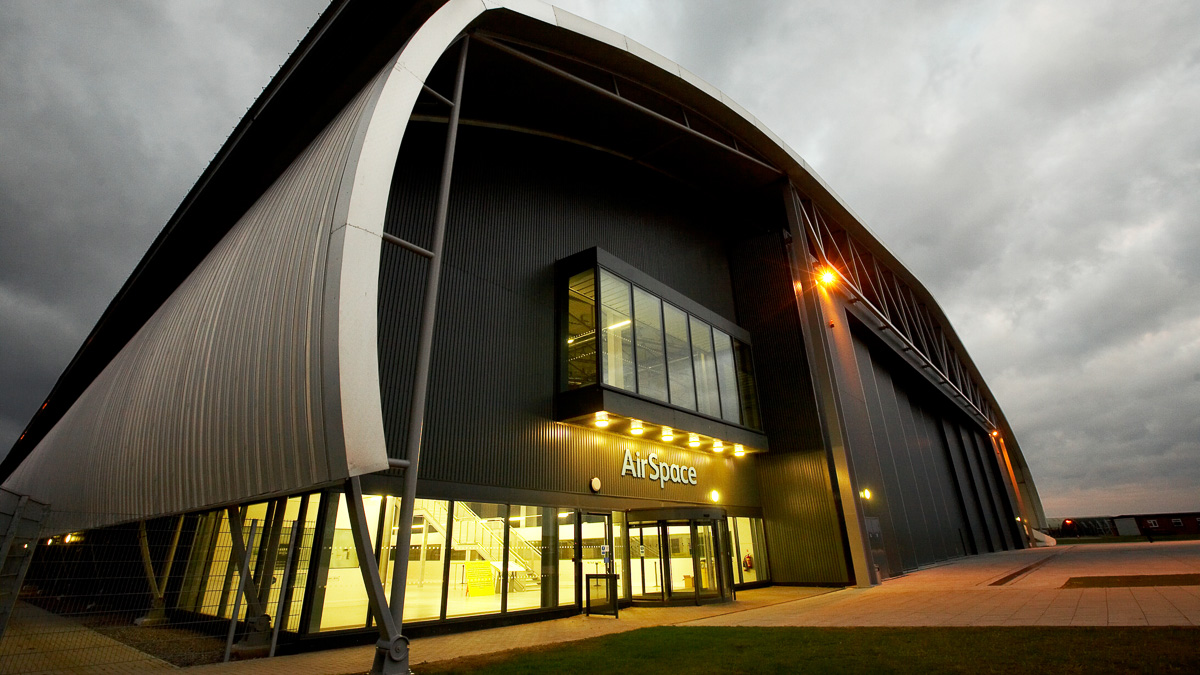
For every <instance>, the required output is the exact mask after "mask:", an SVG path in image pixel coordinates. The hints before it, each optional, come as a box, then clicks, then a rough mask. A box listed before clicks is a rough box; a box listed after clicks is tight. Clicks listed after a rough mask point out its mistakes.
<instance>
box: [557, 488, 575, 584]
mask: <svg viewBox="0 0 1200 675" xmlns="http://www.w3.org/2000/svg"><path fill="white" fill-rule="evenodd" d="M556 519H557V520H558V604H560V605H573V604H575V512H574V511H572V510H570V509H561V510H559V512H558V514H557V516H556Z"/></svg>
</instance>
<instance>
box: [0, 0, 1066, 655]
mask: <svg viewBox="0 0 1200 675" xmlns="http://www.w3.org/2000/svg"><path fill="white" fill-rule="evenodd" d="M0 473H2V475H3V476H4V477H5V480H4V483H3V487H4V489H5V490H7V491H9V492H11V493H14V494H16V495H21V496H26V497H28V498H29V499H30V500H34V501H35V502H40V503H42V504H46V505H48V513H47V515H45V517H44V518H43V519H42V520H41V534H42V537H43V538H45V537H53V536H56V535H62V534H63V533H69V532H83V533H84V534H85V535H86V534H87V533H88V532H103V531H104V530H105V529H106V528H112V527H116V526H121V525H122V524H129V523H135V522H139V521H147V520H152V519H160V518H175V519H177V520H178V522H180V523H182V525H181V530H180V531H181V535H180V538H179V544H178V554H177V561H178V562H177V564H176V565H175V567H174V568H172V569H173V572H171V575H170V576H171V578H170V579H167V580H166V582H165V583H160V584H159V586H161V587H162V589H163V591H164V596H165V597H164V602H165V604H166V609H167V611H168V613H170V612H182V613H191V614H195V615H211V616H221V615H222V614H221V613H222V612H224V613H225V616H227V615H228V613H229V612H231V611H232V609H231V607H232V606H233V605H234V603H231V602H230V597H231V595H233V594H236V593H237V592H238V590H237V589H238V584H236V583H231V577H230V575H229V574H227V573H226V571H227V570H228V569H232V567H231V563H230V560H231V557H232V556H235V555H236V554H237V553H238V552H239V551H245V550H246V549H247V548H249V549H250V552H251V553H252V554H253V555H255V556H257V559H258V560H259V561H260V562H261V563H262V564H260V565H258V567H256V569H259V568H262V569H266V570H267V571H268V572H269V571H270V570H277V574H274V575H272V574H270V573H265V574H259V576H257V577H256V578H255V579H252V580H250V583H249V584H248V587H253V586H255V585H257V595H255V594H254V593H252V592H251V590H247V591H246V593H247V598H248V602H247V603H246V605H247V606H248V610H247V611H251V612H260V613H264V614H267V615H269V617H276V616H282V617H283V622H284V631H285V639H290V640H293V641H300V642H302V641H304V640H306V639H310V638H314V637H318V636H324V635H330V634H366V633H369V632H370V631H372V630H375V629H373V628H370V626H371V625H373V624H380V623H381V622H382V623H387V620H386V618H383V615H382V614H381V613H380V611H382V612H383V613H386V608H383V610H376V613H375V614H372V610H371V606H372V603H373V602H374V603H376V604H379V600H380V597H381V596H380V595H379V593H378V592H377V591H378V589H380V588H382V589H383V592H384V593H388V592H390V589H391V588H392V586H393V585H399V586H403V587H404V596H405V605H404V616H403V621H404V625H405V628H406V630H407V629H419V628H420V627H422V626H441V627H443V628H444V627H445V626H447V625H451V624H456V623H462V624H464V625H465V626H479V625H489V624H490V625H494V624H496V623H500V622H511V621H518V620H534V619H538V618H547V617H553V616H561V615H564V614H569V613H574V612H580V611H582V609H583V607H584V605H585V603H586V602H587V601H588V599H589V598H588V597H586V596H587V593H588V592H589V584H593V583H595V582H597V581H599V582H603V583H609V581H608V580H609V579H610V577H596V578H594V579H590V580H589V578H588V576H587V575H597V574H598V575H604V574H611V575H615V577H612V579H615V582H614V585H613V586H612V587H611V588H612V594H613V595H615V596H616V598H618V599H619V601H620V602H621V603H625V602H644V603H681V602H682V603H699V602H720V601H724V600H728V599H730V598H731V597H732V594H733V593H734V592H736V590H737V589H741V588H746V587H749V586H752V585H761V584H819V585H860V586H866V585H871V584H876V583H879V582H880V581H881V580H883V579H886V578H887V577H889V576H894V575H898V574H901V573H903V572H904V571H906V570H912V569H915V568H918V567H921V566H924V565H929V564H932V563H935V562H938V561H941V560H946V559H949V558H955V557H958V556H966V555H974V554H980V553H987V552H990V551H1002V550H1008V549H1015V548H1022V547H1025V546H1027V545H1029V541H1030V536H1031V529H1032V528H1036V527H1039V526H1042V525H1043V521H1044V517H1043V514H1042V511H1041V507H1040V502H1039V499H1038V495H1037V491H1036V489H1035V487H1034V484H1033V480H1032V478H1031V477H1030V474H1029V470H1028V467H1027V465H1026V462H1025V460H1024V458H1023V456H1022V453H1021V450H1020V447H1019V446H1018V444H1017V441H1016V439H1015V438H1014V436H1013V433H1012V430H1011V429H1010V428H1009V426H1008V424H1007V423H1006V421H1005V418H1004V415H1003V413H1002V412H1001V410H1000V407H999V405H998V404H997V402H996V401H995V399H994V397H993V396H992V394H991V392H990V391H989V389H988V387H987V385H986V384H985V383H984V381H983V379H982V378H981V377H980V374H979V372H978V370H977V369H976V367H975V366H974V364H973V363H972V361H971V358H970V357H969V356H968V355H967V352H966V350H965V349H964V348H963V345H962V344H961V342H960V341H959V338H958V337H957V336H956V334H955V332H954V330H953V329H952V327H951V326H950V323H949V321H948V320H947V319H946V316H945V315H944V314H943V312H942V310H941V309H940V308H939V307H938V305H937V302H936V301H935V300H934V298H933V297H931V295H930V294H929V292H928V290H926V289H925V287H924V286H922V285H921V283H920V282H919V281H918V280H917V279H916V277H915V276H914V275H913V274H912V273H911V272H910V271H909V270H907V269H906V268H905V267H904V266H903V265H902V264H901V263H900V262H899V261H898V260H897V258H896V257H895V256H894V255H893V254H892V253H890V252H889V251H888V249H887V248H886V247H885V246H884V244H883V243H881V242H880V241H878V239H877V238H876V237H875V236H874V235H872V233H871V232H870V231H869V230H868V229H867V228H866V226H865V225H864V224H863V223H862V222H861V220H860V219H859V218H858V217H856V216H855V215H854V213H853V211H851V209H850V208H849V207H848V206H847V205H846V204H844V203H843V202H842V201H841V199H840V198H839V197H838V196H837V195H836V194H834V192H833V191H832V190H831V189H830V188H829V187H828V186H826V185H825V183H824V182H823V181H822V180H821V178H820V177H819V176H817V174H816V173H815V172H814V171H813V170H812V169H811V168H810V167H809V166H808V165H807V164H806V163H805V162H804V161H803V160H802V159H801V158H800V157H798V156H797V155H796V154H795V153H794V152H792V151H791V150H790V149H789V148H788V147H787V146H786V145H785V144H784V143H783V142H782V141H781V140H780V139H779V138H777V137H776V136H774V135H773V134H772V133H771V132H770V131H769V130H767V129H766V128H765V127H763V125H762V124H761V123H759V122H758V121H757V120H756V119H755V118H754V117H753V116H752V115H751V114H750V113H748V112H747V111H745V110H744V109H743V108H741V107H739V106H738V105H737V104H736V103H734V102H733V101H731V100H730V99H729V98H728V97H726V96H725V95H724V94H722V93H721V92H720V91H718V90H717V89H715V88H714V87H712V86H711V85H709V84H707V83H705V82H704V81H703V80H701V79H700V78H698V77H697V76H695V75H693V74H692V73H690V72H688V71H687V70H685V69H683V68H682V67H680V66H679V65H677V64H675V63H673V62H671V61H669V60H668V59H666V58H664V57H662V56H660V55H658V54H655V53H654V52H652V51H650V50H649V49H647V48H645V47H643V46H642V45H639V44H638V43H636V42H634V41H633V40H630V39H628V38H626V37H624V36H622V35H619V34H617V33H614V32H612V31H609V30H607V29H605V28H602V27H600V26H597V25H594V24H592V23H589V22H587V21H585V20H582V19H580V18H578V17H576V16H573V15H571V14H569V13H566V12H563V11H562V10H559V9H557V8H553V7H551V6H549V5H543V4H540V3H537V2H533V1H521V2H517V1H513V2H500V1H496V2H492V1H490V0H488V1H486V2H485V1H481V0H440V1H439V0H430V1H423V2H398V3H373V2H365V1H360V0H344V1H340V2H335V3H334V4H333V6H331V7H330V8H329V9H328V10H327V11H326V12H325V13H324V14H323V15H322V17H321V18H320V19H319V20H318V22H317V24H316V25H315V26H314V27H313V29H312V30H311V32H310V33H309V35H308V36H307V37H306V38H305V40H304V41H303V42H301V44H300V45H299V47H298V48H297V50H296V52H295V54H294V55H293V56H292V57H291V58H290V59H289V60H288V62H287V63H286V64H284V66H283V68H282V69H281V70H280V72H279V74H278V75H277V76H276V77H275V78H274V80H273V81H272V82H271V83H270V85H269V86H268V87H267V88H266V89H265V90H264V92H263V94H262V95H261V96H260V98H259V100H258V101H257V102H256V103H255V105H254V106H253V107H252V108H251V109H250V110H249V112H248V113H247V114H246V116H245V118H244V119H243V120H242V121H241V123H240V124H239V126H238V127H237V128H236V129H235V130H234V132H233V134H232V135H231V137H230V139H229V140H228V141H227V142H226V144H225V146H224V147H223V148H222V149H221V151H220V153H219V154H218V155H217V157H216V158H215V159H214V160H213V162H212V163H211V165H210V166H209V167H208V169H207V170H206V171H205V173H204V174H203V175H202V176H201V178H200V179H199V181H198V182H197V183H196V185H195V187H194V188H193V189H192V190H191V192H190V193H189V194H188V195H187V198H186V199H185V200H184V202H183V204H182V205H181V206H180V207H179V209H178V210H177V211H176V213H175V214H174V216H173V217H172V219H171V220H170V222H169V223H168V224H167V226H166V227H165V229H164V230H163V231H162V233H161V234H160V235H159V237H158V238H157V240H156V241H155V242H154V244H153V246H152V247H151V249H150V250H149V252H147V253H146V255H145V257H144V258H143V259H142V261H141V262H140V263H139V265H138V266H137V268H136V269H135V270H134V272H133V274H132V276H131V277H130V278H129V280H128V282H126V284H125V286H124V287H123V288H122V289H121V291H120V293H119V294H118V295H117V297H116V298H115V299H114V300H113V301H112V303H111V305H110V306H109V307H108V309H107V311H106V312H105V313H104V315H103V317H102V318H101V320H100V321H99V323H98V324H97V326H96V327H95V329H94V330H93V332H92V334H91V335H90V336H89V337H88V339H87V341H86V342H85V343H84V345H83V346H82V347H81V348H80V350H79V352H78V353H77V354H76V356H75V358H74V360H73V361H72V362H71V364H70V366H69V367H68V368H67V370H66V371H65V372H64V373H63V375H62V376H61V378H60V379H59V381H58V383H57V384H56V386H55V387H54V389H53V391H52V392H51V393H50V395H49V396H48V398H47V399H46V402H45V405H44V406H43V408H42V409H41V410H40V411H39V412H38V413H37V414H36V416H35V417H34V418H33V419H32V420H31V421H30V422H29V425H28V427H27V428H26V430H25V432H24V434H23V435H22V436H21V438H20V440H19V441H17V443H16V445H15V446H14V447H13V449H12V451H11V452H10V453H9V454H8V456H7V458H6V459H5V460H4V462H3V466H2V469H0ZM406 482H407V483H409V484H410V487H413V488H415V499H409V500H405V499H402V496H403V495H404V494H405V485H406ZM181 515H182V516H184V517H183V518H179V516H181ZM294 522H298V523H300V525H299V526H298V527H299V528H300V529H299V530H294V529H291V527H292V524H293V523H294ZM231 524H232V528H231ZM285 525H286V526H287V527H285ZM253 528H257V531H258V532H259V535H253V532H252V529H253ZM297 532H300V533H303V536H302V539H301V540H300V541H299V544H298V546H297V547H296V550H295V555H292V556H284V555H283V554H282V553H281V552H280V551H282V550H283V549H282V548H281V547H283V546H286V544H287V541H288V539H289V537H293V536H297ZM255 536H257V539H256V538H255ZM397 549H399V550H407V553H406V555H405V556H401V558H403V559H404V560H403V564H398V561H397V556H396V555H395V551H396V550H397ZM223 552H224V553H223ZM287 564H290V565H293V566H295V571H297V572H298V573H296V574H289V575H288V576H287V577H285V576H284V574H283V572H284V570H283V566H285V565H287ZM299 572H302V573H299ZM372 575H374V577H372ZM283 578H288V579H290V580H291V582H290V583H291V586H290V587H288V588H285V589H279V588H274V589H272V588H270V587H269V586H270V584H272V583H279V582H278V581H277V580H278V579H283ZM396 578H405V579H406V584H393V581H394V579H396ZM273 579H274V580H276V581H272V580H273ZM374 580H377V584H376V582H375V581H374ZM373 584H375V585H373ZM264 585H265V586H266V588H264ZM252 596H253V597H252ZM282 597H286V598H289V602H291V605H289V607H288V608H287V610H286V611H285V612H283V613H279V612H278V605H277V603H278V602H279V601H280V600H279V599H280V598H282ZM391 597H392V599H393V600H395V598H396V594H393V595H392V596H391ZM255 598H257V599H258V600H259V602H257V604H256V603H255V602H254V600H255ZM251 618H253V617H251ZM393 628H394V627H393Z"/></svg>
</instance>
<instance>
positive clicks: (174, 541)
mask: <svg viewBox="0 0 1200 675" xmlns="http://www.w3.org/2000/svg"><path fill="white" fill-rule="evenodd" d="M183 519H184V516H179V519H178V520H177V521H176V523H175V536H173V537H171V546H170V548H169V549H167V559H166V561H165V562H164V563H163V571H162V575H161V576H159V575H157V574H155V572H154V562H153V560H151V558H150V540H149V537H148V535H147V534H146V521H144V520H143V521H140V522H138V548H139V549H141V553H142V569H143V570H144V571H145V572H146V581H148V582H149V583H150V600H151V604H150V611H148V612H146V615H145V616H141V617H138V618H136V619H134V620H133V623H134V624H135V625H138V626H159V625H162V624H164V623H167V602H166V593H167V581H168V580H169V579H170V578H171V565H172V564H173V563H174V562H175V551H176V549H177V548H178V547H179V535H180V533H181V532H182V531H183Z"/></svg>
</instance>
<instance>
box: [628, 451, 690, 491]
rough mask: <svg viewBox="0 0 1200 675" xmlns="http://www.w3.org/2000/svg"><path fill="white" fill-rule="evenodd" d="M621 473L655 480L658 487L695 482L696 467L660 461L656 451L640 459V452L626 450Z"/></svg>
mask: <svg viewBox="0 0 1200 675" xmlns="http://www.w3.org/2000/svg"><path fill="white" fill-rule="evenodd" d="M621 475H622V476H625V475H630V476H633V477H634V478H645V479H647V480H652V481H653V480H656V481H658V487H659V489H662V488H665V487H667V483H683V484H684V485H695V484H696V467H694V466H684V465H682V464H668V463H666V462H660V461H658V453H656V452H652V453H650V456H649V457H647V458H645V459H642V453H640V452H630V451H628V450H626V451H625V461H623V462H622V463H621Z"/></svg>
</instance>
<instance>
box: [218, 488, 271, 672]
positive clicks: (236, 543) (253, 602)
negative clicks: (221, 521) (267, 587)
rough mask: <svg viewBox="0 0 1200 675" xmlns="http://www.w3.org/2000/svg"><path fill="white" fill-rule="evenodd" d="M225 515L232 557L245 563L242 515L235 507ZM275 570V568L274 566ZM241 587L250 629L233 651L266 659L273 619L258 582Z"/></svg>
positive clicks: (252, 581)
mask: <svg viewBox="0 0 1200 675" xmlns="http://www.w3.org/2000/svg"><path fill="white" fill-rule="evenodd" d="M276 511H278V512H279V516H280V517H282V515H283V514H282V509H276ZM226 512H227V513H228V514H229V534H230V539H231V540H232V544H233V545H232V555H231V557H232V558H233V559H236V560H242V559H244V558H245V557H246V543H245V541H244V540H243V538H242V512H241V509H240V508H239V507H236V506H231V507H229V508H228V509H226ZM272 515H274V514H272ZM271 520H272V521H275V520H277V518H274V517H273V518H272V519H271ZM273 526H274V522H272V523H269V524H265V525H264V529H265V528H266V527H272V528H273ZM267 534H269V530H266V531H264V533H263V539H266V536H267ZM276 541H278V539H276ZM276 548H278V547H276ZM272 567H274V564H273V563H272ZM271 572H273V569H264V573H263V574H260V575H259V576H260V578H259V580H258V581H259V582H260V583H261V582H262V581H263V577H267V576H269V574H270V573H271ZM268 583H269V582H268ZM238 586H239V588H241V589H242V595H243V596H244V597H245V599H246V623H247V625H248V629H247V631H246V635H245V636H243V637H242V639H241V640H240V641H238V643H237V644H236V645H234V646H233V651H234V653H236V654H237V655H238V657H239V658H245V657H255V656H264V655H266V654H267V652H268V651H269V650H270V648H271V616H270V615H269V614H267V610H266V605H265V604H264V603H263V602H262V601H261V599H260V597H261V596H260V594H259V590H258V583H255V580H254V579H244V580H242V581H241V583H239V584H238ZM234 618H235V619H236V618H237V617H234Z"/></svg>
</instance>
